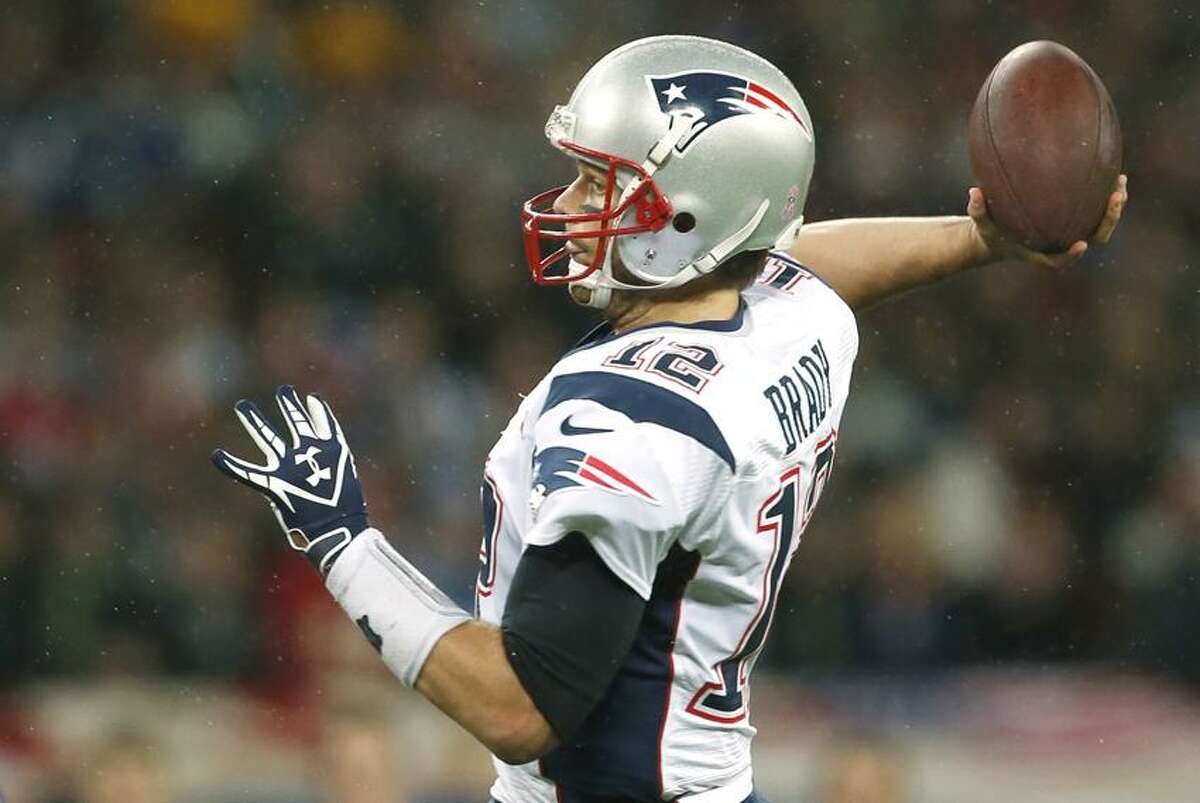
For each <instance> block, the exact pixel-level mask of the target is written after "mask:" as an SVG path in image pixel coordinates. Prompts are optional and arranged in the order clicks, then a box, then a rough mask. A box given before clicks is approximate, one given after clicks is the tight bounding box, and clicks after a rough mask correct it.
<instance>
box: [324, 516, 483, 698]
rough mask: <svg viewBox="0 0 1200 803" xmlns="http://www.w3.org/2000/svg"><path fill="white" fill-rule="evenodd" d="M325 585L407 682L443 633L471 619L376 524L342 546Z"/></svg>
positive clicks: (411, 681)
mask: <svg viewBox="0 0 1200 803" xmlns="http://www.w3.org/2000/svg"><path fill="white" fill-rule="evenodd" d="M325 587H326V588H328V589H329V593H330V594H332V595H333V597H334V599H336V600H337V601H338V603H339V604H341V606H342V608H343V609H344V610H345V611H346V613H348V614H349V615H350V618H351V619H353V620H354V623H355V624H357V625H358V626H359V628H360V629H361V630H362V631H363V634H364V635H365V636H366V637H367V638H368V639H369V640H370V641H371V643H372V644H373V645H374V646H375V648H376V649H377V650H379V654H380V655H381V656H383V662H384V663H385V664H387V667H388V669H390V670H392V673H393V674H394V675H395V676H396V677H398V678H399V679H400V682H401V683H403V684H404V685H405V686H413V685H415V684H416V682H417V677H418V676H419V675H420V674H421V667H423V666H424V665H425V659H426V658H428V657H429V653H430V652H432V650H433V645H435V644H437V642H438V639H440V638H441V637H442V636H444V635H445V634H446V633H447V632H448V631H450V630H452V629H454V628H455V627H457V626H458V625H460V624H462V623H463V622H466V621H468V620H469V619H471V616H470V615H469V614H468V613H467V612H466V611H464V610H463V609H462V608H460V607H458V606H457V605H455V604H454V602H453V601H452V600H451V599H450V598H449V597H447V596H446V595H445V594H443V593H442V592H441V590H440V589H438V587H437V586H435V585H434V584H433V583H431V582H429V580H428V578H426V577H425V575H423V574H421V573H420V572H419V571H417V569H416V568H415V567H414V566H413V565H412V564H411V563H409V562H408V561H407V560H405V559H404V558H403V557H402V556H401V555H400V553H399V552H397V551H396V550H395V549H393V548H392V545H391V544H389V543H388V542H387V539H386V538H384V537H383V533H381V532H379V530H376V529H375V528H374V527H371V528H368V529H366V530H364V531H363V532H362V533H361V534H360V535H359V536H358V537H357V538H355V539H354V540H353V541H351V542H350V545H349V546H347V547H346V548H345V549H344V550H343V551H342V554H341V555H339V556H338V558H337V562H336V563H334V564H333V569H332V570H331V571H330V572H329V577H328V578H326V580H325Z"/></svg>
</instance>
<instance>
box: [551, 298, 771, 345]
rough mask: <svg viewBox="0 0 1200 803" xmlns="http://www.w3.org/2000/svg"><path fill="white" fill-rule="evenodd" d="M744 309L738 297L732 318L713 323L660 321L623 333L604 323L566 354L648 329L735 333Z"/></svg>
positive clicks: (743, 322)
mask: <svg viewBox="0 0 1200 803" xmlns="http://www.w3.org/2000/svg"><path fill="white" fill-rule="evenodd" d="M746 309H747V304H746V298H745V296H739V297H738V308H737V312H735V313H734V314H733V317H732V318H722V319H719V320H715V321H694V322H692V323H675V322H674V321H662V322H661V323H648V324H646V325H644V326H635V327H634V328H632V329H626V330H625V331H624V332H614V331H613V328H612V326H611V325H610V324H609V323H608V321H605V322H604V323H601V324H599V325H598V326H596V327H595V328H593V329H592V330H591V331H590V332H588V333H587V334H586V335H584V336H583V337H582V338H581V339H580V340H579V342H577V343H576V344H575V345H574V346H572V347H571V350H570V351H568V352H567V353H568V354H573V353H574V352H576V351H582V350H583V349H589V348H592V347H593V346H599V345H601V344H603V343H608V342H610V341H613V340H616V339H617V338H618V337H624V336H625V335H629V334H633V333H634V332H645V331H646V330H648V329H662V328H665V327H670V328H672V329H703V330H706V331H709V332H736V331H738V330H739V329H741V328H742V326H743V325H744V324H745V323H746Z"/></svg>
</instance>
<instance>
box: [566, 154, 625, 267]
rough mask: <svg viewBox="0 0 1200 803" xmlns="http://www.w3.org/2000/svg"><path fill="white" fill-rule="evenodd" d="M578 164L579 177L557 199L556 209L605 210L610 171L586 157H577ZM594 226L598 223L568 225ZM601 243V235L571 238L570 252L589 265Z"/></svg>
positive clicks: (571, 226) (573, 227)
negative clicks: (591, 162)
mask: <svg viewBox="0 0 1200 803" xmlns="http://www.w3.org/2000/svg"><path fill="white" fill-rule="evenodd" d="M575 168H576V170H577V175H576V177H575V180H574V181H573V182H571V185H570V186H569V187H567V189H566V191H564V192H563V194H562V195H560V196H558V198H557V199H556V200H555V201H554V211H555V212H558V213H560V214H578V213H580V212H599V211H601V210H602V209H603V208H604V195H605V191H606V188H607V184H608V173H606V172H605V171H604V170H601V169H600V168H598V167H596V166H594V165H590V164H588V163H587V162H584V161H582V160H576V162H575ZM617 192H618V190H617V189H615V188H614V189H613V194H614V196H615V195H616V193H617ZM614 200H615V198H614ZM594 228H596V224H595V223H568V224H567V225H566V230H567V231H586V230H588V229H594ZM599 245H600V239H599V238H597V237H588V238H584V239H580V240H570V241H569V242H568V243H567V253H568V254H569V255H570V257H571V259H573V260H574V261H576V262H581V263H583V264H585V265H586V264H589V263H590V262H591V261H592V258H593V257H595V255H596V249H597V248H598V247H599Z"/></svg>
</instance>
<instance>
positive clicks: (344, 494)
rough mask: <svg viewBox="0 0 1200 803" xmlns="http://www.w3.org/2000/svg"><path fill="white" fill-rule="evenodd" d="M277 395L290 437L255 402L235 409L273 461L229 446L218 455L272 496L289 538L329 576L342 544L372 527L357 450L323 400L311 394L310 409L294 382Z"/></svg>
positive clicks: (228, 469) (225, 466) (232, 472)
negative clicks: (257, 460) (258, 460)
mask: <svg viewBox="0 0 1200 803" xmlns="http://www.w3.org/2000/svg"><path fill="white" fill-rule="evenodd" d="M275 401H276V402H277V403H278V404H279V411H280V412H281V413H283V420H284V421H285V422H286V423H287V428H288V432H289V433H290V434H291V439H290V440H291V442H290V443H288V442H287V440H286V439H284V438H281V437H280V436H279V434H278V433H277V432H276V431H275V429H274V428H273V427H272V426H271V425H270V424H269V423H268V422H267V419H266V417H265V416H264V415H263V414H262V412H261V411H260V410H259V409H258V407H257V406H256V405H255V404H254V402H251V401H247V400H246V399H242V400H241V401H239V402H238V403H237V404H235V405H234V408H233V409H234V411H235V412H236V413H237V417H238V419H239V420H240V421H241V422H242V426H243V427H245V428H246V431H247V432H249V433H250V437H251V438H253V439H254V442H255V443H256V444H258V448H259V449H261V450H262V452H263V454H264V455H265V456H266V462H265V463H264V464H262V465H256V464H254V463H251V462H249V461H247V460H242V459H241V458H238V457H234V456H233V455H231V454H229V453H228V452H226V451H225V450H224V449H217V450H216V451H214V452H213V453H212V461H213V464H214V465H216V467H217V468H219V469H220V470H221V471H223V472H225V473H226V474H228V475H229V476H231V477H233V478H234V479H235V480H237V481H238V482H240V483H242V484H244V485H248V486H250V487H251V488H253V489H254V490H256V491H258V492H260V493H261V494H263V495H264V496H265V497H267V501H268V502H270V504H271V509H272V510H274V511H275V518H277V519H278V520H279V526H280V527H282V528H283V532H284V533H285V534H286V535H287V539H288V543H290V544H291V545H292V548H293V549H297V550H299V551H300V552H303V553H304V554H305V556H307V557H308V559H309V560H310V561H311V562H312V564H313V566H315V567H317V569H318V571H320V572H321V574H322V575H327V574H328V573H329V569H330V568H331V567H332V566H333V562H334V561H335V560H337V557H338V555H340V554H341V552H342V550H343V549H345V548H346V546H347V545H348V544H349V543H350V541H351V540H352V539H353V538H354V537H355V536H357V535H358V534H359V533H361V532H362V531H363V530H365V529H367V526H368V525H367V505H366V503H365V502H364V501H363V494H362V485H361V483H359V481H358V469H357V468H356V467H355V465H354V455H352V454H350V447H349V446H347V445H346V436H345V435H343V434H342V428H341V427H340V426H339V425H338V422H337V419H336V418H334V417H333V410H331V409H329V405H328V404H326V403H325V402H324V401H322V400H321V399H318V398H317V397H316V396H309V397H308V399H307V401H308V405H307V410H305V408H304V407H303V406H302V405H301V404H300V398H299V397H298V396H297V395H296V389H295V388H293V387H292V386H291V385H284V386H282V387H281V388H279V390H277V391H275Z"/></svg>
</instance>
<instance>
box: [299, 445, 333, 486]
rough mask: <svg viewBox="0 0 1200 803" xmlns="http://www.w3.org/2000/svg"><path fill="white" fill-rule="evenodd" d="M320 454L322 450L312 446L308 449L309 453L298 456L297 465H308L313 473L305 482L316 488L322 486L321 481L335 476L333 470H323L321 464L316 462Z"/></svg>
mask: <svg viewBox="0 0 1200 803" xmlns="http://www.w3.org/2000/svg"><path fill="white" fill-rule="evenodd" d="M320 453H321V450H320V449H318V448H317V447H315V446H310V447H308V451H307V452H305V453H304V454H298V455H296V465H300V464H301V463H308V467H309V468H310V469H311V470H312V473H311V474H309V475H308V476H307V477H306V478H305V482H307V483H308V484H309V485H311V486H312V487H314V488H316V487H317V485H319V484H320V482H321V480H327V479H329V478H330V477H331V476H333V469H329V468H321V464H320V463H318V462H317V461H316V459H315V458H316V456H317V455H319V454H320Z"/></svg>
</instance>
